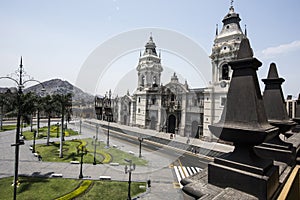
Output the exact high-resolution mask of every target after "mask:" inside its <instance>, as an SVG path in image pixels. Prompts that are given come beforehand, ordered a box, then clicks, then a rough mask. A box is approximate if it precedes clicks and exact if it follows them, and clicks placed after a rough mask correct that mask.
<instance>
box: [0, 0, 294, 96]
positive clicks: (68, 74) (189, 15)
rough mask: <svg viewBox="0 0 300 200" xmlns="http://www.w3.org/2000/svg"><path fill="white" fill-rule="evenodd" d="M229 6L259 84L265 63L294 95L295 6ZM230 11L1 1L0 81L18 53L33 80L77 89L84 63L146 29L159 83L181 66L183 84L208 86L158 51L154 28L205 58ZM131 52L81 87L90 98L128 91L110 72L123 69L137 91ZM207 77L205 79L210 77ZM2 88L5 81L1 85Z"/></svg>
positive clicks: (214, 4)
mask: <svg viewBox="0 0 300 200" xmlns="http://www.w3.org/2000/svg"><path fill="white" fill-rule="evenodd" d="M233 5H234V8H235V11H236V12H237V13H239V14H240V17H241V19H242V21H241V26H242V27H243V29H244V25H245V24H246V25H247V32H248V37H249V39H250V42H251V46H252V48H253V50H254V52H255V57H257V58H258V59H259V60H261V61H262V62H263V66H262V67H261V68H260V69H259V71H258V75H259V79H262V78H265V77H266V75H267V71H268V67H269V65H270V63H271V62H275V63H276V64H277V67H278V71H279V74H280V76H281V77H283V78H285V80H286V81H285V83H284V84H283V89H284V94H285V96H286V95H287V94H292V95H293V96H295V97H296V96H298V93H300V90H299V85H300V80H299V76H300V65H299V63H300V62H299V59H300V56H299V55H300V24H299V22H300V14H299V10H300V1H299V0H286V1H274V0H264V1H259V0H252V1H237V0H236V1H235V2H234V3H233ZM229 7H230V0H210V1H203V0H187V1H183V0H172V1H162V0H160V1H159V0H152V1H149V0H147V1H143V0H130V1H129V0H128V1H125V0H123V1H121V0H97V1H96V0H87V1H83V0H51V1H46V0H45V1H42V0H26V1H23V0H19V1H16V0H9V1H0V24H1V25H0V26H1V33H0V47H1V48H0V65H1V72H0V76H6V75H7V74H10V73H12V72H14V71H15V70H16V69H17V68H18V65H19V60H20V56H23V64H24V68H25V70H26V72H27V73H28V74H30V75H31V76H32V77H34V78H35V79H37V80H40V81H45V80H49V79H52V78H61V79H63V80H67V81H69V82H71V83H73V84H76V81H77V79H78V76H79V73H80V72H81V70H82V67H83V65H84V64H85V63H87V59H88V58H89V57H90V55H91V54H92V53H93V52H95V50H96V49H97V48H99V46H101V45H102V44H103V43H105V42H107V41H109V40H110V39H111V38H114V37H115V36H118V35H120V34H121V35H122V34H123V33H125V32H128V31H129V32H130V31H132V30H137V29H138V30H141V29H145V30H146V32H147V31H149V30H150V29H151V28H153V31H151V32H152V35H153V38H154V41H155V42H156V45H157V47H158V49H159V48H161V49H162V50H161V51H162V63H163V65H164V66H165V67H164V69H165V71H164V72H165V74H167V75H164V77H163V78H164V80H163V82H164V83H166V81H168V80H169V79H170V78H169V75H170V74H171V72H172V71H180V69H181V70H182V69H183V68H184V69H186V70H182V72H178V73H179V76H180V78H181V81H183V82H184V81H185V80H187V82H188V83H189V84H190V86H191V87H205V84H204V83H203V82H202V81H199V82H198V81H197V80H198V78H197V77H195V76H193V75H194V73H193V72H192V71H190V70H189V69H188V68H187V67H186V66H188V65H190V64H191V63H189V61H186V60H185V61H184V59H181V57H180V55H175V54H172V52H171V51H172V49H168V47H166V46H164V47H161V46H160V44H163V43H164V41H162V38H163V37H161V38H160V35H159V34H158V33H160V32H159V31H157V30H158V29H162V30H171V31H174V32H177V33H179V34H181V35H183V36H186V37H187V38H190V39H191V40H192V41H194V42H195V43H197V44H198V45H199V46H200V47H202V48H203V50H204V52H205V53H206V54H207V56H209V55H210V53H211V47H212V44H213V40H214V37H215V27H216V24H219V30H220V29H221V25H222V22H221V21H222V19H223V17H224V16H225V15H226V14H227V13H228V9H229ZM146 32H145V36H144V41H143V43H141V45H140V49H143V46H144V44H145V43H146V42H147V40H148V38H149V35H150V33H148V32H147V33H146ZM139 39H140V38H139ZM131 40H132V41H133V40H134V38H131ZM131 40H130V41H129V42H131ZM159 41H160V43H159ZM133 43H134V42H133ZM113 50H114V49H113V48H111V49H109V48H108V49H107V51H113ZM129 50H130V51H129V52H127V53H126V54H122V55H119V57H118V59H115V60H113V61H111V64H110V67H108V68H107V69H109V70H106V72H107V73H108V72H109V76H108V77H106V78H105V77H102V78H101V77H100V78H99V79H98V81H97V82H95V85H96V87H95V89H92V90H89V89H88V88H82V89H87V90H89V92H91V93H93V94H94V93H102V94H103V93H104V92H105V91H107V90H108V88H111V87H113V88H112V90H113V91H114V93H118V90H117V89H116V86H115V85H116V83H119V84H118V85H122V88H123V89H124V88H126V87H127V85H126V84H120V76H114V74H115V73H116V74H117V72H120V73H121V72H122V73H123V77H121V78H123V79H124V80H126V81H125V83H127V82H128V80H131V84H132V85H133V86H132V85H131V86H129V85H130V84H129V85H128V89H129V90H130V92H133V90H134V88H135V87H136V78H137V76H136V71H135V67H136V64H137V62H138V57H139V50H138V48H136V47H135V50H134V49H129ZM168 50H170V51H168ZM100 57H101V56H100ZM99 59H100V58H99ZM176 65H177V66H176ZM122 66H123V68H126V70H125V71H122V70H121V69H120V68H121V67H122ZM100 67H103V66H100ZM105 67H107V66H105ZM210 70H211V69H209V70H208V71H210ZM129 72H130V73H131V76H130V77H131V79H128V78H127V79H126V77H125V75H126V74H128V73H129ZM164 72H163V73H164ZM184 72H187V73H184ZM87 79H88V78H87ZM206 79H207V80H208V81H209V80H210V79H211V78H210V77H206ZM0 85H1V86H8V85H9V84H8V83H7V82H4V81H3V80H1V81H0ZM124 85H125V86H124ZM261 89H262V90H263V88H261ZM120 92H122V91H121V90H120ZM123 92H124V91H123Z"/></svg>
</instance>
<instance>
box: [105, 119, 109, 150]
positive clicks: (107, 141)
mask: <svg viewBox="0 0 300 200" xmlns="http://www.w3.org/2000/svg"><path fill="white" fill-rule="evenodd" d="M109 120H110V118H108V126H107V139H106V147H105V148H109Z"/></svg>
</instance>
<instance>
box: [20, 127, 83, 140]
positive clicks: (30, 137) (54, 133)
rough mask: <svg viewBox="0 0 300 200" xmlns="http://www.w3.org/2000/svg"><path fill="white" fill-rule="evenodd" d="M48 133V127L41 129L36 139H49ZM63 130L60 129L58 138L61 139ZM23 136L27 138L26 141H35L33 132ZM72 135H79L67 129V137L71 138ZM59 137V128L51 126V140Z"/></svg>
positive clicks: (25, 133) (27, 132)
mask: <svg viewBox="0 0 300 200" xmlns="http://www.w3.org/2000/svg"><path fill="white" fill-rule="evenodd" d="M47 131H48V127H47V126H45V127H42V128H40V129H39V135H37V137H36V139H41V138H45V137H47ZM60 133H61V129H60V127H59V128H58V137H60ZM23 135H24V136H25V138H26V140H33V132H31V131H24V132H23ZM72 135H78V132H77V131H73V130H72V129H66V130H65V137H69V136H72ZM51 137H52V138H54V137H57V126H56V125H52V126H50V138H51Z"/></svg>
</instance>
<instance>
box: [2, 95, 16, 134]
mask: <svg viewBox="0 0 300 200" xmlns="http://www.w3.org/2000/svg"><path fill="white" fill-rule="evenodd" d="M15 107H16V97H15V94H13V93H12V92H11V90H10V89H8V90H7V91H6V92H5V93H1V94H0V112H1V114H0V130H3V117H4V115H5V114H11V113H14V108H15Z"/></svg>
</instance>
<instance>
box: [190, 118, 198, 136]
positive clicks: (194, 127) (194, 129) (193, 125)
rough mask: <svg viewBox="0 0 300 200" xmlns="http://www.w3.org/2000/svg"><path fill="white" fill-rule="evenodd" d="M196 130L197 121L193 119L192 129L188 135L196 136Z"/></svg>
mask: <svg viewBox="0 0 300 200" xmlns="http://www.w3.org/2000/svg"><path fill="white" fill-rule="evenodd" d="M197 131H198V122H197V121H193V122H192V131H191V135H190V137H192V138H194V137H196V135H197Z"/></svg>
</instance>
